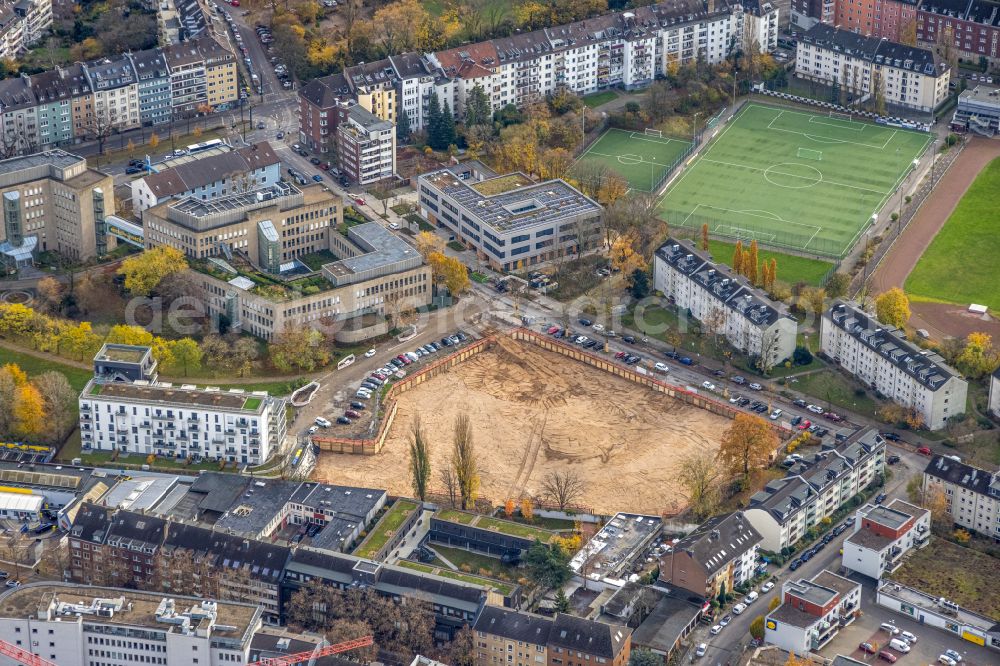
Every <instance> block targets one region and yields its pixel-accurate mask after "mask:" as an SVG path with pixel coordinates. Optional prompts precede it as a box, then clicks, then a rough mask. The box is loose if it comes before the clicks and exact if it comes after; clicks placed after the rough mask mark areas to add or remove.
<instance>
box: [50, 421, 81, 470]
mask: <svg viewBox="0 0 1000 666" xmlns="http://www.w3.org/2000/svg"><path fill="white" fill-rule="evenodd" d="M82 449H83V442H82V441H81V440H80V429H79V428H74V429H73V432H71V433H70V434H69V437H67V438H66V441H65V442H63V445H62V446H61V447H59V451H58V452H56V457H55V459H56V460H60V461H62V462H65V463H68V462H71V461H72V460H73V458H79V457H80V452H81V450H82Z"/></svg>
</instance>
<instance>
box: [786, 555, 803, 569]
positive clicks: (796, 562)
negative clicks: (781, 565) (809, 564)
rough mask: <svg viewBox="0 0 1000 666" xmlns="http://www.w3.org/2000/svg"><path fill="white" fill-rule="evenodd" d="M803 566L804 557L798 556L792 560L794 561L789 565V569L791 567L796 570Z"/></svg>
mask: <svg viewBox="0 0 1000 666" xmlns="http://www.w3.org/2000/svg"><path fill="white" fill-rule="evenodd" d="M801 566H802V559H801V558H796V559H794V560H792V563H791V564H790V565H788V569H789V571H795V570H796V569H798V568H799V567H801Z"/></svg>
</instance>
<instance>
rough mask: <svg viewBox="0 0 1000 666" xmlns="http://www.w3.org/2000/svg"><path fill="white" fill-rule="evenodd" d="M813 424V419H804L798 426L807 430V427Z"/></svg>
mask: <svg viewBox="0 0 1000 666" xmlns="http://www.w3.org/2000/svg"><path fill="white" fill-rule="evenodd" d="M811 425H812V421H803V422H802V423H800V424H799V426H798V428H799V430H805V429H806V428H808V427H809V426H811Z"/></svg>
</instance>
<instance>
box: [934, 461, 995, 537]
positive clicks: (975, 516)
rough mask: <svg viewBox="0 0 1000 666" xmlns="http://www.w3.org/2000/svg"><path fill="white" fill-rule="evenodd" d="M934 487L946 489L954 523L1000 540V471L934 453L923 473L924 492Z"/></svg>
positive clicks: (945, 494)
mask: <svg viewBox="0 0 1000 666" xmlns="http://www.w3.org/2000/svg"><path fill="white" fill-rule="evenodd" d="M932 489H940V490H941V491H942V492H944V496H945V498H946V499H947V500H948V511H949V512H950V513H951V519H952V522H953V523H955V524H956V525H958V526H959V527H962V528H964V529H967V530H971V531H973V532H978V533H979V534H982V535H983V536H988V537H992V538H993V539H994V540H995V541H1000V471H996V472H990V471H987V470H984V469H979V468H978V467H973V466H972V465H967V464H966V463H963V462H959V461H958V460H955V459H954V458H951V457H948V456H934V457H933V458H932V459H931V461H930V462H929V463H927V467H926V468H925V469H924V477H923V490H924V492H925V493H926V492H930V491H931V490H932Z"/></svg>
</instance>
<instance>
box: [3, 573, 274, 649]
mask: <svg viewBox="0 0 1000 666" xmlns="http://www.w3.org/2000/svg"><path fill="white" fill-rule="evenodd" d="M26 610H29V611H30V612H25V611H26ZM260 614H261V611H260V609H259V608H258V607H256V606H254V605H251V604H239V603H225V602H216V601H209V600H205V599H195V598H193V597H179V598H167V597H164V596H162V595H156V594H151V593H147V592H139V591H133V590H122V589H118V588H115V587H94V586H88V585H74V584H71V583H63V584H53V583H29V584H27V585H22V586H20V587H18V588H17V589H14V590H7V591H6V592H5V593H4V594H3V595H2V596H0V640H3V641H5V642H7V643H9V644H10V645H12V646H15V647H20V648H22V649H23V650H25V651H30V652H31V653H32V654H36V655H38V656H39V657H41V658H43V659H46V660H48V661H50V662H51V663H56V664H59V666H96V665H97V664H123V663H135V664H140V663H144V664H161V665H164V666H165V665H167V664H195V663H197V664H204V666H228V665H230V664H246V663H249V655H250V642H251V640H252V638H253V635H254V633H255V632H256V631H257V630H258V629H260V627H261V618H260Z"/></svg>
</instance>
